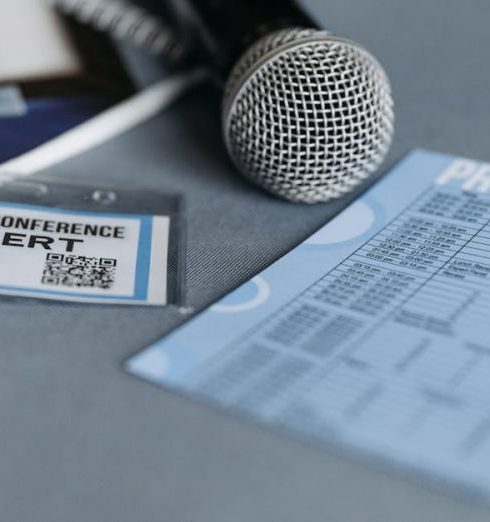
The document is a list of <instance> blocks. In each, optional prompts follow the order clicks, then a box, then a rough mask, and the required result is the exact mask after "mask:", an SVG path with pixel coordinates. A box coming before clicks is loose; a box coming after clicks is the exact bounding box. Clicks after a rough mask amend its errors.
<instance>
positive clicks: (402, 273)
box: [136, 158, 490, 495]
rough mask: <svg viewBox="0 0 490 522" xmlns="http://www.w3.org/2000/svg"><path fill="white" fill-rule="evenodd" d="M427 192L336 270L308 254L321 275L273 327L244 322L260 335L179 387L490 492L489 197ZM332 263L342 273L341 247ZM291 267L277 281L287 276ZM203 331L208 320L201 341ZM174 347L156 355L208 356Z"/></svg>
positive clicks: (267, 319) (450, 188)
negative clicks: (187, 354) (339, 254)
mask: <svg viewBox="0 0 490 522" xmlns="http://www.w3.org/2000/svg"><path fill="white" fill-rule="evenodd" d="M406 163H407V164H410V158H409V159H407V160H406ZM404 168H405V170H406V171H410V169H409V168H408V167H406V166H405V167H404ZM414 168H415V167H414ZM449 168H452V167H449ZM454 171H455V177H456V178H458V179H459V177H460V176H461V172H460V171H458V170H456V169H455V167H454ZM395 174H397V171H396V170H395V172H394V174H393V175H392V176H393V177H395ZM434 174H436V173H434ZM434 174H433V176H434ZM439 174H440V172H439ZM405 175H406V174H405ZM420 177H422V176H420ZM440 179H443V178H442V177H441V178H440ZM428 181H429V182H430V178H429V180H428ZM424 182H425V187H423V189H422V190H419V191H418V193H416V192H414V195H415V197H412V198H411V200H409V201H406V202H405V204H404V205H400V206H399V208H398V211H397V212H391V215H390V217H389V219H384V218H381V219H384V222H383V221H381V222H382V225H381V226H379V227H377V230H375V231H374V233H372V234H371V235H367V237H366V238H363V240H362V241H358V242H357V244H354V245H353V247H352V248H350V251H346V255H344V256H343V257H340V256H338V257H339V259H338V262H336V263H335V264H332V265H331V266H330V267H328V266H327V267H326V269H325V270H324V271H323V273H322V272H321V263H322V261H321V258H320V255H319V254H318V253H317V251H316V250H311V251H310V250H308V244H306V246H304V247H299V249H298V253H297V254H296V255H297V256H298V258H297V259H298V261H297V265H298V266H301V267H303V266H304V263H305V259H306V258H305V256H306V255H308V256H310V257H311V256H315V257H314V260H315V262H314V264H313V266H314V267H315V269H318V273H320V274H321V277H319V278H318V277H317V278H315V279H314V280H313V281H312V282H311V283H310V284H309V285H306V286H305V287H304V288H303V289H302V291H301V292H300V293H296V294H295V295H293V296H292V297H290V298H289V299H287V300H284V301H283V303H282V304H281V306H276V307H274V309H272V310H271V311H270V313H268V314H267V313H264V314H262V316H260V315H259V318H260V320H257V319H256V318H255V319H253V320H251V319H250V320H248V321H247V320H245V319H244V320H243V322H244V324H248V325H249V327H248V328H247V329H242V331H241V332H240V335H233V334H232V333H231V334H230V335H228V340H227V341H226V342H223V343H222V346H218V347H217V348H214V347H213V346H212V345H211V343H209V346H210V348H209V352H210V353H209V355H207V356H205V357H203V359H202V361H200V362H199V363H195V364H192V365H190V367H189V368H188V369H187V370H186V371H185V372H182V375H181V376H180V377H178V378H175V381H176V382H177V387H179V388H182V389H183V390H185V391H186V392H187V393H191V394H194V395H196V396H198V397H201V398H203V399H205V400H206V401H211V402H217V403H219V404H220V405H221V406H224V407H227V408H231V409H233V410H234V411H238V412H241V413H243V414H245V415H247V416H252V417H255V418H259V419H261V420H264V421H266V422H268V423H270V424H274V425H279V426H282V427H283V428H286V429H289V430H292V431H294V432H296V433H298V432H299V433H303V434H307V435H309V436H310V437H312V438H314V439H316V440H318V441H320V442H329V443H333V444H334V445H336V447H339V448H344V449H349V450H350V451H355V452H358V453H362V454H363V455H370V456H372V457H374V456H376V457H378V458H381V460H383V461H385V462H389V463H390V465H392V466H393V465H396V466H397V467H400V468H402V469H404V470H405V471H408V470H411V471H412V472H413V471H418V472H423V473H424V475H426V474H428V475H429V476H432V477H437V479H438V480H439V481H440V480H441V479H443V480H445V481H448V482H450V483H457V484H458V485H459V486H461V485H464V486H465V487H471V488H472V489H473V490H475V489H476V490H479V491H483V492H484V493H485V494H486V495H488V494H490V488H489V484H490V400H489V397H490V322H489V320H490V194H489V193H488V192H486V191H481V192H478V191H467V190H466V191H465V190H461V187H460V186H459V185H457V184H454V183H447V184H446V183H438V182H434V183H429V186H427V180H426V181H424ZM386 183H391V185H388V186H389V187H390V189H389V190H388V189H386V188H385V185H386ZM384 184H385V185H384ZM421 184H422V181H421ZM393 187H395V189H396V187H397V184H396V183H394V182H393V180H392V181H391V182H383V183H382V184H381V185H380V186H379V187H375V188H374V189H372V190H371V193H372V194H374V195H377V193H380V192H381V193H382V191H383V190H384V192H385V194H383V193H382V195H383V196H384V197H386V193H388V194H389V193H390V191H393ZM372 194H369V193H368V195H367V196H366V197H365V198H364V199H365V201H366V202H367V203H369V204H372V201H373V200H372ZM370 198H371V199H370ZM378 200H379V196H378ZM383 201H384V200H383ZM395 208H396V207H395ZM359 215H362V214H359ZM355 219H356V220H357V219H359V217H356V218H355ZM328 227H329V225H326V226H325V229H326V230H327V231H328ZM347 228H348V227H346V230H347ZM306 243H308V241H307V242H306ZM332 248H334V247H332ZM289 255H291V254H289ZM293 255H294V251H293ZM300 256H301V257H300ZM287 257H288V256H286V258H287ZM308 259H309V258H308ZM322 259H325V260H326V261H325V263H326V264H328V263H329V262H331V257H329V250H328V249H327V250H325V257H324V258H322ZM280 263H281V261H279V262H278V263H277V268H276V267H275V266H274V265H273V267H271V269H270V270H272V275H271V274H269V273H268V272H267V271H266V272H264V273H263V278H264V280H267V279H268V280H271V281H273V280H274V276H275V275H276V273H279V272H280V270H283V271H284V272H286V269H285V268H281V266H280ZM317 265H318V266H317ZM291 266H293V267H294V266H295V265H294V264H292V265H291ZM288 270H289V271H290V273H291V268H290V267H289V268H288ZM291 277H293V276H292V275H291ZM277 280H282V281H284V283H283V284H287V279H286V278H284V277H283V278H282V279H279V278H278V279H275V280H274V281H276V285H277ZM276 290H277V288H276ZM279 291H280V289H279ZM206 313H207V314H212V313H213V312H212V310H211V311H210V312H206ZM204 315H206V314H204ZM199 321H201V322H202V324H203V325H204V324H205V322H204V321H205V317H201V318H199V317H198V319H197V320H196V321H195V323H196V325H195V326H194V327H193V325H192V323H191V324H190V325H189V326H188V327H187V330H188V331H189V333H192V329H193V328H196V329H198V328H199ZM236 324H237V325H240V326H241V324H240V323H239V322H237V323H236ZM175 338H176V339H177V341H179V340H180V343H176V342H175V341H174V340H173V339H172V338H169V339H168V340H167V341H165V340H164V341H163V343H162V344H161V346H159V345H158V344H157V345H156V346H155V347H153V348H150V349H149V351H148V353H150V352H151V350H162V349H163V350H166V352H169V351H171V353H172V354H174V353H175V354H178V353H179V352H178V349H179V348H181V351H182V352H185V350H184V347H186V343H188V342H189V339H190V340H191V347H192V348H193V350H194V353H196V354H199V348H198V346H199V342H198V341H197V336H192V337H186V327H184V329H183V330H182V333H181V334H179V332H177V333H176V334H175ZM194 339H196V341H195V340H194ZM194 343H196V346H195V348H194ZM167 345H168V346H167ZM174 346H175V348H174ZM203 346H205V347H206V346H208V344H206V343H203ZM206 349H208V348H206ZM144 354H145V352H143V353H142V356H143V358H144ZM143 362H144V359H143ZM136 373H138V372H136ZM140 373H142V375H143V376H145V373H144V371H143V372H141V371H140ZM158 379H159V377H158V376H157V382H160V381H159V380H158ZM168 379H169V381H171V379H172V377H168ZM161 382H162V383H163V384H165V382H166V380H165V377H163V378H162V381H161ZM172 386H175V382H172Z"/></svg>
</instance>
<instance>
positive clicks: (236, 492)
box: [0, 0, 490, 522]
mask: <svg viewBox="0 0 490 522" xmlns="http://www.w3.org/2000/svg"><path fill="white" fill-rule="evenodd" d="M307 4H308V7H309V8H311V10H312V12H313V13H315V14H316V15H317V16H318V17H319V18H320V20H321V21H322V22H323V23H324V24H325V25H326V26H328V27H329V28H331V29H332V30H334V31H335V32H337V33H342V34H343V35H345V36H348V37H351V38H353V39H356V40H358V41H360V42H363V43H364V44H365V45H366V46H367V47H368V48H369V49H370V50H371V51H373V52H374V53H375V54H376V55H377V56H378V57H379V59H380V61H381V62H382V63H383V64H384V65H385V66H386V69H387V71H388V73H389V75H390V77H391V79H392V83H393V88H394V94H395V97H396V101H397V132H396V139H395V143H394V146H393V148H392V150H391V152H390V155H389V158H388V159H387V165H389V164H391V163H393V162H394V161H395V160H397V159H398V158H400V157H401V156H402V155H403V154H404V153H405V152H406V151H407V150H409V149H410V148H412V147H419V146H422V147H425V148H433V149H436V150H439V151H443V152H449V153H453V154H459V155H465V156H470V157H475V158H480V159H484V160H485V159H486V160H490V148H489V145H488V144H489V136H490V120H489V112H490V111H489V95H490V67H489V61H488V49H489V48H490V31H489V30H488V20H489V19H490V3H488V1H486V0H469V1H467V2H462V1H461V0H446V1H444V2H443V1H442V0H439V1H437V0H412V1H401V0H369V1H366V0H330V1H329V2H324V1H323V0H308V1H307ZM217 101H218V100H217V98H216V95H215V94H213V93H212V92H211V91H210V90H209V89H207V88H200V89H199V90H197V91H195V92H194V93H193V94H192V95H189V96H187V97H186V98H185V100H183V101H181V102H180V103H179V104H178V105H176V106H175V107H174V108H172V109H171V110H169V111H167V112H166V113H164V114H162V115H161V116H159V117H157V118H155V119H153V120H152V121H150V122H148V123H147V124H145V125H144V126H142V127H140V128H139V129H136V130H134V131H131V132H129V133H127V134H126V135H124V136H123V137H121V138H120V139H118V140H115V141H113V142H109V143H107V144H105V145H103V146H101V147H99V148H97V149H95V150H93V151H91V152H90V153H88V154H86V155H84V156H83V157H80V158H75V159H72V160H70V161H68V162H67V163H65V164H63V165H60V166H58V167H56V168H53V169H51V170H50V172H49V173H48V174H49V175H52V176H54V177H59V178H64V179H66V178H70V179H83V180H85V181H89V180H90V181H93V182H100V181H102V182H103V183H106V184H107V183H113V184H115V185H119V184H120V185H122V186H130V185H140V186H143V187H145V188H153V189H163V190H170V191H178V192H182V193H184V194H185V195H186V200H187V209H188V210H187V211H188V215H187V217H188V249H189V251H188V273H187V277H188V281H187V285H188V286H187V289H188V299H189V303H190V304H192V305H193V306H195V307H197V308H201V307H203V306H205V305H206V304H208V303H210V302H212V301H213V300H215V299H216V298H217V297H219V296H221V295H223V294H224V293H225V292H226V291H227V290H229V289H231V288H233V287H235V286H236V285H237V284H238V283H240V282H242V281H244V280H245V279H247V278H248V277H250V276H252V275H253V274H255V273H256V272H257V271H259V270H260V269H261V268H263V267H265V266H266V265H268V264H269V263H271V262H272V261H273V260H275V259H277V258H278V257H279V256H281V255H282V254H283V253H285V252H287V251H288V250H289V249H290V248H291V247H292V246H294V245H295V244H296V243H298V242H299V241H301V240H302V239H303V238H304V237H305V236H306V235H308V234H309V233H310V232H312V231H313V230H315V229H316V228H318V227H319V226H320V225H322V224H323V223H325V222H326V221H327V220H328V219H329V218H330V217H331V216H332V215H334V214H335V213H336V212H337V211H338V210H339V208H341V206H342V205H344V204H345V202H338V203H335V204H331V205H323V206H317V207H305V206H292V205H289V204H287V203H283V202H280V201H276V200H273V199H271V198H269V197H267V196H265V195H264V194H262V193H261V192H259V191H258V190H256V189H255V188H253V187H252V186H250V185H249V184H248V183H247V182H245V181H244V180H242V179H241V178H240V177H239V176H238V175H237V174H236V173H235V172H234V170H233V169H232V168H231V166H230V165H229V163H228V161H227V159H226V156H225V153H224V150H223V145H222V143H221V140H220V135H219V131H218V116H217V111H216V108H217ZM122 151H124V153H123V152H122ZM108 157H110V158H111V161H107V158H108ZM182 319H183V318H182V317H181V316H179V314H178V313H177V312H176V311H175V310H172V309H158V308H157V309H148V308H137V307H128V308H124V307H100V306H94V305H88V306H76V305H63V304H56V303H49V304H40V303H36V302H33V301H27V300H25V301H23V300H13V301H12V300H2V301H0V332H1V334H0V335H1V341H2V342H1V345H2V349H1V350H0V455H1V457H0V518H1V520H2V521H5V522H27V521H36V522H48V521H49V522H66V521H70V522H81V521H117V522H135V521H141V522H153V521H155V522H156V521H159V522H161V521H165V522H249V521H251V520H252V521H254V522H262V521H263V522H266V521H267V522H276V521H277V522H296V521H301V522H310V521H329V522H336V521H339V522H351V521H366V522H368V521H369V522H371V521H373V522H374V521H376V522H379V521H380V520H387V521H388V520H397V521H409V520H410V521H412V520H427V521H431V522H434V521H435V522H437V521H445V522H448V521H459V520H463V519H464V520H466V521H477V520H478V521H480V520H488V519H489V517H490V513H489V512H487V511H485V510H484V509H483V507H481V506H478V505H477V504H473V503H470V502H467V501H466V500H464V499H458V498H453V497H452V496H450V495H449V494H448V493H447V492H444V491H442V490H438V489H437V488H435V489H427V488H425V487H423V486H421V485H419V484H417V483H416V482H413V481H411V480H409V479H405V478H403V477H398V476H397V475H396V474H393V475H391V474H389V473H388V472H385V471H384V470H374V469H370V468H369V467H368V466H366V465H365V464H364V463H362V462H357V461H355V460H351V459H350V458H349V457H342V456H339V455H335V454H333V453H330V452H329V451H328V450H325V449H319V448H314V447H310V446H308V445H307V444H305V443H303V442H301V441H297V440H293V439H291V438H289V437H287V436H286V435H284V434H280V433H276V432H271V431H269V430H267V429H264V428H262V427H260V426H256V425H253V424H249V423H245V422H242V421H240V420H237V419H235V418H232V417H230V416H227V415H225V414H223V413H220V412H217V411H214V410H213V409H210V408H207V407H204V406H202V405H199V404H196V403H194V402H192V401H190V400H187V399H183V398H182V397H179V396H176V395H174V394H172V393H170V392H167V391H164V390H161V389H158V388H156V387H154V386H151V385H149V384H147V383H145V382H143V381H140V380H138V379H136V378H134V377H131V376H129V375H127V374H125V373H124V372H123V370H122V363H123V361H124V360H125V359H126V358H127V357H128V356H129V355H130V354H132V353H134V352H136V351H138V350H140V349H141V348H143V347H145V346H147V345H148V344H150V343H151V342H153V341H154V340H156V339H158V338H159V337H161V336H162V335H163V334H164V333H165V332H167V331H169V330H170V329H172V328H174V327H175V326H176V325H177V324H178V323H179V322H181V321H182Z"/></svg>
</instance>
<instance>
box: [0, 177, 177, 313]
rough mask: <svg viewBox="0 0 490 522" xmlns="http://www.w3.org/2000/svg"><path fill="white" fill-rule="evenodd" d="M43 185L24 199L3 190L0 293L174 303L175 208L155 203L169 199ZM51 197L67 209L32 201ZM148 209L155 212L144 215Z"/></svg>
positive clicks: (141, 302) (120, 302) (0, 215)
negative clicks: (135, 208) (170, 265)
mask: <svg viewBox="0 0 490 522" xmlns="http://www.w3.org/2000/svg"><path fill="white" fill-rule="evenodd" d="M42 186H43V187H48V193H47V194H46V193H43V192H42V191H41V192H36V193H35V194H34V195H32V194H30V195H28V196H27V197H26V196H25V195H24V196H23V197H22V198H19V199H23V200H29V202H25V201H21V202H19V201H12V199H13V194H12V190H6V191H5V190H2V191H0V294H5V295H14V296H24V297H35V298H41V299H58V300H65V301H75V302H94V303H118V304H144V305H165V304H168V303H171V302H175V300H176V298H177V293H178V292H177V291H176V287H177V286H178V285H176V274H175V273H172V271H171V270H170V271H169V261H170V258H171V257H172V256H174V255H175V254H174V251H175V247H174V245H171V242H172V241H176V240H177V238H176V234H175V223H174V221H175V219H176V213H175V210H176V205H175V204H174V205H173V206H172V205H168V204H166V207H167V208H166V209H163V208H161V209H160V210H156V208H155V203H156V202H158V205H159V206H161V205H162V203H163V202H165V201H166V202H167V203H168V201H169V200H168V197H167V200H165V197H164V196H162V199H160V200H159V199H158V198H157V197H156V195H155V194H154V193H152V194H144V193H141V192H140V193H138V194H135V193H134V192H132V193H131V194H129V193H126V192H113V191H101V190H98V189H91V188H87V187H83V188H80V187H74V186H61V185H58V184H57V185H55V186H54V185H49V184H46V185H45V184H43V185H42ZM14 194H15V195H17V196H18V195H19V193H18V191H17V192H14ZM2 196H3V197H2ZM53 198H56V199H59V201H60V202H61V204H63V203H62V201H63V200H64V201H65V202H66V207H68V208H64V206H63V208H60V207H54V206H51V205H48V204H47V205H42V204H34V202H36V203H42V202H43V201H44V200H46V202H52V201H53ZM36 200H37V201H36ZM77 200H78V205H77V204H76V202H77ZM129 202H131V205H128V203H129ZM135 205H136V206H137V207H138V208H140V207H142V206H146V207H147V208H142V212H141V213H135V212H132V211H131V210H134V208H133V209H130V208H129V206H131V207H134V206H135ZM73 206H78V207H79V208H70V207H73ZM148 206H150V207H153V210H155V212H148V213H146V212H145V211H147V210H150V209H149V208H148ZM82 207H86V208H85V209H84V208H82ZM164 211H165V212H164ZM174 264H175V263H172V265H174Z"/></svg>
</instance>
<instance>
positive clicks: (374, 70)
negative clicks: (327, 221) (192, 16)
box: [223, 29, 394, 203]
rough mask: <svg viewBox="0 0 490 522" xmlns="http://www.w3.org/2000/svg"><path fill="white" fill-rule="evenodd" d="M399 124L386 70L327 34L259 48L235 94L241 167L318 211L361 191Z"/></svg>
mask: <svg viewBox="0 0 490 522" xmlns="http://www.w3.org/2000/svg"><path fill="white" fill-rule="evenodd" d="M393 123H394V115H393V101H392V97H391V89H390V84H389V81H388V78H387V76H386V74H385V72H384V70H383V68H382V67H381V65H380V64H379V63H378V62H377V61H376V59H375V58H374V57H373V56H372V55H370V54H369V53H368V52H367V51H366V50H364V49H363V48H362V47H360V46H359V45H358V44H356V43H354V42H351V41H348V40H345V39H340V38H337V37H334V36H333V35H331V34H330V33H327V32H325V31H318V30H315V29H286V30H281V31H278V32H276V33H272V34H271V35H268V36H266V37H264V38H262V39H261V40H258V41H257V42H256V43H255V44H254V45H252V47H251V48H249V49H248V51H247V52H246V53H245V54H244V55H243V56H242V58H241V59H240V60H239V62H238V63H237V64H236V65H235V67H234V69H233V71H232V72H231V74H230V77H229V79H228V82H227V85H226V88H225V95H224V101H223V130H224V137H225V142H226V146H227V148H228V152H229V153H230V156H231V158H232V160H233V161H234V163H235V164H236V166H237V167H238V169H239V170H240V171H241V172H242V173H243V174H245V175H246V176H247V177H249V178H250V179H252V180H253V181H254V182H255V183H257V184H258V185H260V186H262V187H263V188H265V189H266V190H268V191H269V192H271V193H273V194H275V195H278V196H281V197H283V198H285V199H288V200H290V201H298V202H304V203H317V202H322V201H328V200H329V199H331V198H336V197H339V196H342V195H343V194H345V193H347V192H349V191H350V190H352V189H353V188H354V187H355V186H356V185H358V184H359V183H360V182H361V181H362V180H364V179H365V178H366V177H368V176H369V175H370V174H371V173H372V172H373V171H374V170H375V169H376V168H377V167H378V166H379V164H380V163H381V161H382V160H383V158H384V156H385V154H386V152H387V150H388V148H389V146H390V143H391V138H392V135H393Z"/></svg>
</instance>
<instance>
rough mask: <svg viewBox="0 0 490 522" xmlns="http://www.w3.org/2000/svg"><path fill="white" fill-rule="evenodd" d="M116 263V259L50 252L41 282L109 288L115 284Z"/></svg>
mask: <svg viewBox="0 0 490 522" xmlns="http://www.w3.org/2000/svg"><path fill="white" fill-rule="evenodd" d="M116 265H117V262H116V260H115V259H106V258H98V257H85V256H73V255H65V254H53V253H50V254H48V255H47V256H46V264H45V266H44V271H43V275H42V279H41V283H43V284H45V285H55V286H68V287H78V288H103V289H104V290H109V289H111V288H112V287H113V285H114V281H115V277H116Z"/></svg>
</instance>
